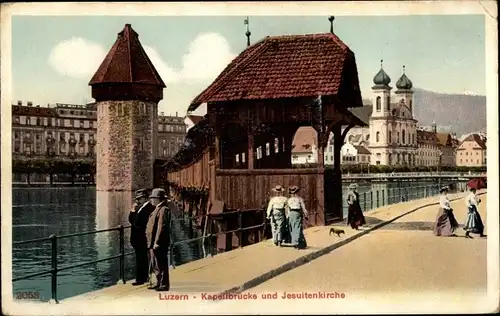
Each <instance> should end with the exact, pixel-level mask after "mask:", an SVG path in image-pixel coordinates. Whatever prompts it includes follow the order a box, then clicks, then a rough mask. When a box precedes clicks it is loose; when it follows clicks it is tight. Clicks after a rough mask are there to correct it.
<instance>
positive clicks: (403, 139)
mask: <svg viewBox="0 0 500 316" xmlns="http://www.w3.org/2000/svg"><path fill="white" fill-rule="evenodd" d="M402 133H403V137H402V141H403V144H404V143H405V130H403V131H402Z"/></svg>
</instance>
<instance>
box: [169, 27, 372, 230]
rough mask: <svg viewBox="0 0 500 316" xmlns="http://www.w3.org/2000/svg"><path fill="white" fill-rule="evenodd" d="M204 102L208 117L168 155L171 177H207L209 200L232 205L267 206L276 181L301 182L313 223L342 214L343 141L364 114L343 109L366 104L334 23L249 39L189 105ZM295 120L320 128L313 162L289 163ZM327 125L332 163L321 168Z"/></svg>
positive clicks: (189, 182) (194, 180)
mask: <svg viewBox="0 0 500 316" xmlns="http://www.w3.org/2000/svg"><path fill="white" fill-rule="evenodd" d="M204 103H206V104H207V114H206V115H205V117H204V119H203V120H202V121H200V122H199V123H198V124H196V125H195V126H194V127H193V128H192V129H190V130H189V132H188V135H187V137H186V142H185V144H184V147H183V148H182V150H180V151H179V152H178V153H177V154H176V155H175V157H173V159H172V160H171V161H169V162H168V163H166V164H165V171H166V173H167V175H166V177H167V179H168V181H169V183H171V184H174V185H178V186H183V187H207V188H208V190H209V200H210V201H211V202H214V201H216V200H219V201H223V202H225V204H226V205H227V206H228V207H229V208H233V209H255V208H262V207H265V206H266V204H267V202H268V200H269V194H270V190H271V188H272V187H274V186H275V185H277V184H280V185H282V186H284V187H285V188H287V187H289V186H291V185H297V186H299V187H300V188H301V191H300V194H301V196H302V197H303V198H304V199H305V202H306V206H307V208H308V211H309V213H310V216H309V223H308V224H309V225H325V224H329V223H331V222H332V221H335V220H336V219H337V220H339V219H341V218H342V188H341V186H342V181H341V171H340V161H341V159H340V148H341V146H342V144H343V143H344V137H345V134H346V133H347V131H348V130H349V129H350V128H351V127H353V126H366V124H365V123H364V122H363V121H361V120H360V119H359V118H357V117H356V116H355V115H354V114H353V113H352V112H350V111H349V108H353V107H361V106H363V104H362V101H361V93H360V88H359V81H358V71H357V67H356V60H355V56H354V53H353V52H352V51H351V50H350V49H349V47H347V45H345V44H344V43H343V42H342V41H341V40H340V39H339V38H338V37H337V36H336V35H335V34H334V33H333V32H331V33H325V34H312V35H290V36H270V37H266V38H264V39H263V40H261V41H259V42H257V43H255V44H253V45H251V46H250V47H248V48H247V49H246V50H245V51H243V52H242V53H241V54H240V55H239V56H238V57H236V58H235V59H234V60H233V61H232V62H231V63H230V64H229V65H228V66H227V67H226V68H225V69H224V71H223V72H222V73H221V74H220V75H219V76H218V77H217V78H216V79H215V81H214V82H213V83H212V84H211V85H210V86H209V87H208V88H207V89H205V90H204V91H203V92H202V93H201V94H200V95H198V96H197V97H196V98H195V99H194V100H193V101H192V103H191V105H190V106H189V109H188V111H194V110H196V109H197V108H198V107H199V106H200V105H201V104H204ZM301 126H312V127H313V128H314V129H315V130H316V131H317V137H318V141H317V144H318V153H317V155H318V157H317V161H318V166H317V167H316V168H307V169H297V168H292V163H291V150H292V141H293V137H294V135H295V132H296V131H297V129H298V128H299V127H301ZM345 127H347V128H345ZM331 133H333V137H334V146H335V148H334V169H333V172H331V170H328V171H325V168H324V148H325V147H326V146H327V143H328V140H329V136H330V134H331Z"/></svg>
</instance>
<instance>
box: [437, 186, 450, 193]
mask: <svg viewBox="0 0 500 316" xmlns="http://www.w3.org/2000/svg"><path fill="white" fill-rule="evenodd" d="M449 190H450V188H449V187H448V186H447V185H445V186H444V187H442V188H441V189H440V190H439V192H440V193H443V192H444V191H449Z"/></svg>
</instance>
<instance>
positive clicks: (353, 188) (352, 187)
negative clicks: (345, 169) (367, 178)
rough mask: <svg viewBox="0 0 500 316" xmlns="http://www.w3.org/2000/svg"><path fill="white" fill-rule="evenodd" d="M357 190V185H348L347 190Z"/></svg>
mask: <svg viewBox="0 0 500 316" xmlns="http://www.w3.org/2000/svg"><path fill="white" fill-rule="evenodd" d="M357 188H358V185H357V184H356V183H351V184H350V185H349V189H351V190H355V189H357Z"/></svg>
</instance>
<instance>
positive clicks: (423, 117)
mask: <svg viewBox="0 0 500 316" xmlns="http://www.w3.org/2000/svg"><path fill="white" fill-rule="evenodd" d="M414 91H415V94H414V96H413V104H414V111H415V113H414V114H415V118H416V119H417V120H418V125H419V126H431V124H432V122H433V121H435V122H436V124H437V126H438V130H439V131H442V132H455V133H456V134H457V135H463V134H468V133H473V132H478V131H485V130H486V96H482V95H471V94H446V93H438V92H433V91H428V90H423V89H419V88H414ZM393 99H394V94H393ZM393 102H396V100H395V99H394V100H393ZM363 104H369V105H371V104H372V101H371V100H370V99H363ZM370 111H371V110H370ZM367 115H369V114H367Z"/></svg>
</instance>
